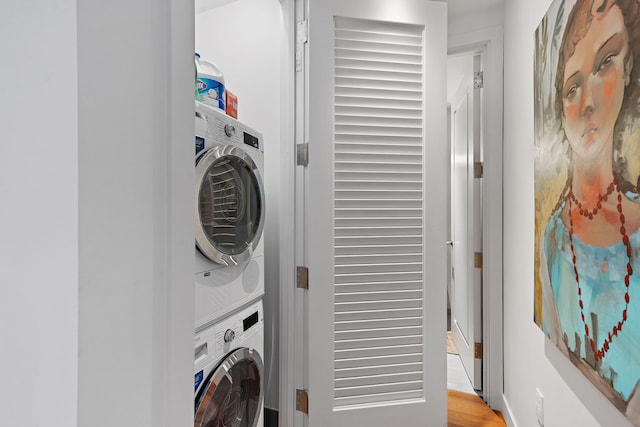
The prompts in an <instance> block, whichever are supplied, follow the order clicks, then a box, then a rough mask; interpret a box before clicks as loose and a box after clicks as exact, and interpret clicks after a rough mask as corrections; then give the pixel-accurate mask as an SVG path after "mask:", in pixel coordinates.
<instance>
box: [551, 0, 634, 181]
mask: <svg viewBox="0 0 640 427" xmlns="http://www.w3.org/2000/svg"><path fill="white" fill-rule="evenodd" d="M596 2H599V3H600V7H598V9H597V10H596V12H597V13H600V12H605V11H607V10H608V9H609V8H610V7H611V6H612V5H617V6H618V7H619V8H620V11H621V12H622V16H623V18H624V25H625V27H626V29H627V33H628V35H629V49H628V53H627V54H628V55H631V56H632V57H633V65H632V68H631V73H630V75H629V77H630V80H629V84H628V85H627V86H626V87H625V90H624V100H623V101H622V108H621V109H620V114H619V115H618V119H617V120H616V125H615V130H614V135H615V137H614V147H613V149H614V152H619V151H620V146H621V145H622V137H621V134H622V131H623V130H624V128H625V127H626V126H627V125H628V124H630V123H631V121H632V120H634V119H636V118H637V117H638V115H639V113H640V108H639V105H638V103H639V99H640V0H578V1H577V2H576V3H575V5H574V6H573V8H572V9H571V12H569V16H568V18H567V24H566V26H565V29H564V33H563V35H562V41H561V43H560V48H559V50H558V66H557V69H556V76H555V116H556V119H558V120H560V121H561V120H562V118H563V115H564V109H563V95H562V94H563V85H564V67H565V65H566V63H567V60H568V59H569V58H570V57H571V55H573V53H574V52H575V49H576V45H577V44H578V43H579V42H580V40H582V38H583V37H584V36H585V34H586V33H587V31H588V30H589V28H590V27H591V22H592V20H593V18H594V16H593V14H592V13H591V10H592V6H593V4H594V3H596ZM624 59H625V61H624V63H625V64H626V63H627V59H628V58H624ZM615 163H616V165H615V167H616V169H617V172H618V173H619V174H621V175H622V174H623V172H624V170H625V169H626V163H625V159H616V161H615ZM634 184H635V183H634Z"/></svg>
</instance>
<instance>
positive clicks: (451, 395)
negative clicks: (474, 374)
mask: <svg viewBox="0 0 640 427" xmlns="http://www.w3.org/2000/svg"><path fill="white" fill-rule="evenodd" d="M447 393H448V400H447V403H448V420H449V422H448V426H449V427H506V425H507V424H506V423H505V421H504V418H503V417H502V414H500V413H499V412H498V413H496V412H494V411H493V410H491V408H489V407H488V406H487V405H486V404H485V403H484V401H483V400H482V399H481V398H480V396H478V395H477V394H469V393H462V392H460V391H456V390H448V391H447Z"/></svg>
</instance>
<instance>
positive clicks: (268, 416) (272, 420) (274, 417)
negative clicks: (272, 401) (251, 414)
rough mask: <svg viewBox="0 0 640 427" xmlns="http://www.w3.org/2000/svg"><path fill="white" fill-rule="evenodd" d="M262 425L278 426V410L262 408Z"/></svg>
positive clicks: (268, 426) (267, 426)
mask: <svg viewBox="0 0 640 427" xmlns="http://www.w3.org/2000/svg"><path fill="white" fill-rule="evenodd" d="M264 427H278V411H276V410H275V409H269V408H264Z"/></svg>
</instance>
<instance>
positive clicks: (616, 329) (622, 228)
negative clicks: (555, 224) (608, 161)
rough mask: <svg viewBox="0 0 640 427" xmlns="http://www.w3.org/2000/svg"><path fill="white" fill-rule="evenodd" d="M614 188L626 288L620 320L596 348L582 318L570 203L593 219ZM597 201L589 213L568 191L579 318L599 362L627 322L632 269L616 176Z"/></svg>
mask: <svg viewBox="0 0 640 427" xmlns="http://www.w3.org/2000/svg"><path fill="white" fill-rule="evenodd" d="M614 187H615V189H616V190H617V192H618V205H617V208H618V214H619V215H620V235H622V242H623V243H624V245H625V246H626V248H627V273H626V274H625V276H624V284H625V286H626V292H625V294H624V300H625V306H624V310H622V320H621V321H619V322H618V324H617V325H614V326H613V328H612V329H611V331H610V332H609V333H608V335H607V338H605V340H604V343H603V344H602V347H600V348H596V343H595V341H594V340H593V338H591V337H590V336H589V326H588V325H587V323H586V321H585V318H584V303H583V302H582V288H580V275H579V274H578V267H577V265H576V251H575V248H574V246H573V217H572V215H571V211H572V203H574V202H575V203H576V205H577V207H578V209H579V213H580V215H583V216H585V217H587V218H589V219H593V217H594V216H595V215H596V214H597V213H598V211H599V210H600V209H601V208H602V204H601V202H602V201H606V200H607V198H608V197H609V195H610V194H611V193H612V192H613V189H614ZM598 200H599V201H598V203H597V205H596V207H595V208H594V209H593V210H591V211H589V210H588V209H583V207H582V205H581V204H580V202H579V201H578V200H577V199H576V198H575V196H574V194H573V188H570V189H569V240H570V242H571V255H572V260H573V272H574V273H575V275H576V283H577V284H578V302H579V305H580V316H581V318H582V323H583V324H584V331H585V333H586V334H587V337H589V343H590V345H591V350H593V354H594V356H595V359H596V360H600V359H603V358H604V356H605V354H606V353H607V352H608V351H609V345H610V344H611V341H613V338H614V337H616V336H618V332H620V331H621V330H622V325H624V323H625V322H626V321H627V309H628V308H629V282H630V278H631V275H632V274H633V268H631V243H630V242H629V236H627V230H626V228H625V226H624V223H625V217H624V214H623V213H622V194H621V193H620V186H619V185H618V177H617V175H614V177H613V181H612V182H611V184H609V187H607V192H606V193H605V194H604V195H600V196H598ZM585 213H586V214H585Z"/></svg>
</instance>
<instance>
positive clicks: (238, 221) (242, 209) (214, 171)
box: [196, 145, 265, 265]
mask: <svg viewBox="0 0 640 427" xmlns="http://www.w3.org/2000/svg"><path fill="white" fill-rule="evenodd" d="M264 213H265V210H264V189H263V186H262V180H261V178H260V172H259V171H258V168H257V166H256V164H255V162H254V161H253V159H251V157H250V156H249V154H247V153H246V152H245V151H243V150H241V149H239V148H236V147H232V146H228V145H221V146H218V147H216V148H213V149H211V150H209V151H207V152H206V153H205V154H204V155H203V156H202V157H200V159H199V160H198V161H197V163H196V245H197V247H198V249H199V250H200V252H202V253H203V254H204V255H205V256H206V257H208V258H209V259H211V260H212V261H216V262H218V263H221V264H225V265H236V264H238V263H240V262H242V261H245V260H247V259H249V258H250V257H251V254H252V253H253V250H254V249H255V247H256V246H257V245H258V242H259V241H260V237H261V235H262V230H263V227H264Z"/></svg>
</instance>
